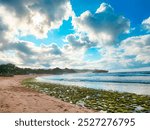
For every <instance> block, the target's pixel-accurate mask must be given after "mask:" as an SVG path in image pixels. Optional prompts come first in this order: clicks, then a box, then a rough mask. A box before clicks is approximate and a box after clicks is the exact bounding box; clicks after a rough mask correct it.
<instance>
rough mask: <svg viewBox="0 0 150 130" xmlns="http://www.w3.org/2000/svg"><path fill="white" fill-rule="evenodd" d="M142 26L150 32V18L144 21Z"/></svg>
mask: <svg viewBox="0 0 150 130" xmlns="http://www.w3.org/2000/svg"><path fill="white" fill-rule="evenodd" d="M142 25H143V27H144V28H145V29H146V30H148V32H150V17H148V18H147V19H145V20H143V22H142Z"/></svg>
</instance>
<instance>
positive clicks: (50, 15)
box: [0, 0, 72, 38]
mask: <svg viewBox="0 0 150 130" xmlns="http://www.w3.org/2000/svg"><path fill="white" fill-rule="evenodd" d="M71 15H72V9H71V4H70V2H69V0H55V1H54V0H38V1H37V0H0V17H2V19H3V21H5V24H6V25H7V26H8V28H9V31H10V32H11V35H13V34H14V35H28V34H31V35H34V36H36V37H37V38H43V37H46V36H47V32H48V31H49V30H51V29H55V28H59V27H60V26H61V25H62V23H63V20H67V19H68V18H69V17H70V16H71ZM11 21H13V22H11Z"/></svg>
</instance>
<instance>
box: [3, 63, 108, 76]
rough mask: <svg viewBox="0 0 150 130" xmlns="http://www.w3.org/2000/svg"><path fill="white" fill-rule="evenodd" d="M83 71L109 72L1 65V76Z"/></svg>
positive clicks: (104, 71) (103, 71) (87, 70)
mask: <svg viewBox="0 0 150 130" xmlns="http://www.w3.org/2000/svg"><path fill="white" fill-rule="evenodd" d="M82 72H93V73H107V72H108V71H107V70H89V69H83V70H81V69H68V68H65V69H60V68H58V67H57V68H54V69H31V68H20V67H17V66H15V65H14V64H10V63H9V64H2V65H0V76H13V75H23V74H65V73H82Z"/></svg>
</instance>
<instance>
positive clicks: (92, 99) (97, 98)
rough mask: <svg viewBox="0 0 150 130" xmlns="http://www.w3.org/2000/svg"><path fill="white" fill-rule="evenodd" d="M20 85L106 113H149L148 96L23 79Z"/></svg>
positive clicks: (149, 102)
mask: <svg viewBox="0 0 150 130" xmlns="http://www.w3.org/2000/svg"><path fill="white" fill-rule="evenodd" d="M22 84H23V85H24V86H25V87H27V88H30V89H33V90H36V91H38V92H41V93H45V94H47V95H49V96H54V97H56V98H59V99H61V100H62V101H65V102H69V103H72V104H76V105H79V106H82V107H86V108H89V109H93V110H94V111H96V112H108V113H150V96H148V95H137V94H133V93H125V92H124V93H120V92H114V91H105V90H97V89H91V88H85V87H78V86H69V85H60V84H53V83H43V82H38V81H36V80H35V79H33V78H30V79H25V80H24V81H23V82H22Z"/></svg>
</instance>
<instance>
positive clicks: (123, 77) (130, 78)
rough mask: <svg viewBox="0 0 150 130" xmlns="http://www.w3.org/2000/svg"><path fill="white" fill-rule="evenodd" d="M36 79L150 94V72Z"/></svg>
mask: <svg viewBox="0 0 150 130" xmlns="http://www.w3.org/2000/svg"><path fill="white" fill-rule="evenodd" d="M36 79H37V80H38V81H40V82H48V83H58V84H64V85H76V86H80V87H88V88H94V89H103V90H112V91H119V92H129V93H136V94H143V95H150V72H116V73H76V74H63V75H50V76H42V77H37V78H36Z"/></svg>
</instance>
